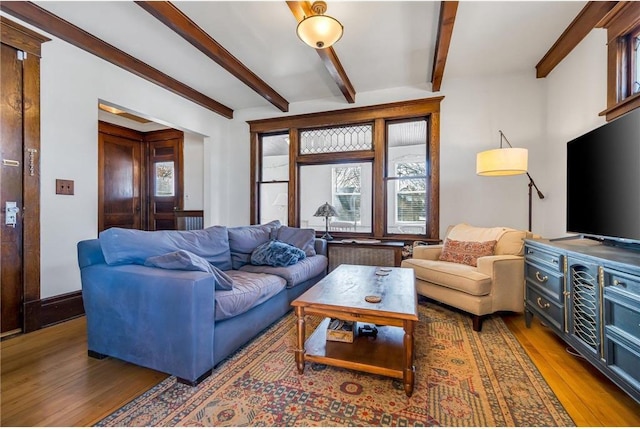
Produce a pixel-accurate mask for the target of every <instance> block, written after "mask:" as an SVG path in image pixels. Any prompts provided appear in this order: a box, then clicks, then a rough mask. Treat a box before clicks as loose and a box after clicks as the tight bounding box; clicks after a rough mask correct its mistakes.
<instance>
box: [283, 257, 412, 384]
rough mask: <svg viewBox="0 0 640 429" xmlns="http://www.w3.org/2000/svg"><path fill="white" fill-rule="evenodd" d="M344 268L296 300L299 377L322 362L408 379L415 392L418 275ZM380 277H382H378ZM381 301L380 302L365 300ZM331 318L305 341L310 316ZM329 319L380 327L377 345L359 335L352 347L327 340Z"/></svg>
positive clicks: (399, 270)
mask: <svg viewBox="0 0 640 429" xmlns="http://www.w3.org/2000/svg"><path fill="white" fill-rule="evenodd" d="M383 269H384V270H385V271H382V270H381V269H380V267H375V266H362V265H348V264H343V265H340V266H339V267H337V268H336V269H335V270H334V271H332V272H331V273H330V274H329V275H327V277H325V278H324V279H322V280H321V281H320V282H318V283H317V284H316V285H315V286H313V287H311V289H309V290H307V291H306V292H305V293H303V294H302V295H301V296H300V297H298V298H297V299H296V300H294V301H293V302H292V303H291V305H292V306H293V307H294V308H295V311H296V316H297V327H298V339H297V341H298V344H297V350H296V353H295V357H296V364H297V367H298V372H299V373H300V374H302V373H303V372H304V366H305V361H311V362H318V363H322V364H326V365H333V366H338V367H342V368H347V369H353V370H357V371H365V372H369V373H373V374H379V375H385V376H388V377H394V378H399V379H401V380H403V383H404V388H405V393H406V394H407V396H411V394H412V393H413V385H414V377H415V367H414V365H413V358H414V335H413V333H414V328H415V324H416V322H417V321H418V302H417V294H416V288H415V275H414V272H413V269H410V268H383ZM376 273H378V274H376ZM367 296H379V297H380V298H381V300H380V302H377V303H376V302H367V301H366V300H365V297H367ZM307 314H315V315H320V316H325V317H326V319H324V320H323V322H322V323H320V325H319V326H318V328H317V329H316V330H315V331H314V333H313V334H312V335H311V336H310V337H309V339H308V340H306V341H305V336H306V334H305V325H306V323H305V315H307ZM330 318H337V319H340V320H345V321H353V322H356V323H369V324H376V325H378V326H377V329H378V333H377V337H376V339H375V340H371V339H370V338H368V337H360V336H354V341H353V343H344V342H336V341H327V340H326V331H327V325H328V324H329V320H330Z"/></svg>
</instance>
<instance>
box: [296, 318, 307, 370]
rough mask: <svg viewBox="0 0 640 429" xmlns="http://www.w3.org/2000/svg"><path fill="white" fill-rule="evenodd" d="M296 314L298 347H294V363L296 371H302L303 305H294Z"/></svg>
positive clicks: (303, 339)
mask: <svg viewBox="0 0 640 429" xmlns="http://www.w3.org/2000/svg"><path fill="white" fill-rule="evenodd" d="M296 316H297V317H298V348H297V349H296V365H297V366H298V373H299V374H302V373H303V372H304V341H305V329H306V327H305V322H304V307H296Z"/></svg>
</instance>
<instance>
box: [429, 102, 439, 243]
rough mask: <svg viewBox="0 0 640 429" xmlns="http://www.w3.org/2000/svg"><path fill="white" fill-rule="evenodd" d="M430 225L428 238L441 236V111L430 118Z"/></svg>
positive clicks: (432, 114)
mask: <svg viewBox="0 0 640 429" xmlns="http://www.w3.org/2000/svg"><path fill="white" fill-rule="evenodd" d="M428 126H429V181H430V184H431V185H430V187H429V203H428V204H429V207H430V208H431V210H429V213H430V217H429V225H428V229H427V231H426V232H427V237H429V238H431V239H436V238H438V237H439V236H440V110H439V109H438V111H436V112H433V113H431V115H430V117H429V124H428Z"/></svg>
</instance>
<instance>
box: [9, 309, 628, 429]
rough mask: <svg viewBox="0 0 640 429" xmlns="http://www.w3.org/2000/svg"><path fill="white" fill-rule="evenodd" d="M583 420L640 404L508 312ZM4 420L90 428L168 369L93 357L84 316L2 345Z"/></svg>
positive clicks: (621, 413)
mask: <svg viewBox="0 0 640 429" xmlns="http://www.w3.org/2000/svg"><path fill="white" fill-rule="evenodd" d="M503 318H504V320H505V322H506V323H507V325H508V326H509V329H510V330H511V331H512V332H513V333H514V335H515V336H516V338H518V340H519V341H520V343H521V344H522V346H523V347H524V349H525V350H526V351H527V353H528V354H529V356H530V357H531V359H532V360H533V362H534V363H535V364H536V366H537V367H538V369H539V371H540V373H541V374H542V375H543V376H544V378H545V379H546V380H547V383H549V385H550V386H551V388H552V389H553V391H554V392H555V393H556V395H557V396H558V399H559V400H560V402H562V404H563V405H564V407H565V408H566V410H567V412H568V413H569V415H571V417H572V418H573V420H574V422H575V423H576V425H578V426H640V404H638V403H636V402H635V401H634V400H633V399H631V398H630V397H629V396H628V395H626V394H625V393H624V392H622V391H621V390H620V389H619V388H618V387H616V386H615V385H614V384H613V383H611V382H610V381H609V380H608V379H606V378H605V377H604V376H602V375H601V374H600V372H598V371H597V370H596V369H594V368H593V367H592V366H591V365H589V364H588V363H586V361H584V360H582V359H581V358H577V357H574V356H572V355H570V354H569V353H567V352H566V351H565V347H566V346H565V344H564V343H563V342H562V341H560V340H559V339H558V338H557V337H556V336H555V335H553V333H551V331H550V330H548V329H547V328H545V327H543V326H542V325H541V324H540V323H539V321H537V320H535V319H534V322H533V325H532V327H531V329H527V328H526V327H525V326H524V317H523V316H522V315H509V316H503ZM0 353H1V366H2V373H1V374H2V375H1V376H2V380H1V396H2V399H1V411H2V415H1V417H0V424H1V425H2V426H3V427H6V426H90V425H93V424H95V423H96V422H98V421H99V420H101V419H102V418H104V417H106V416H107V415H109V414H110V413H112V412H113V411H115V410H117V409H118V408H120V407H121V406H123V405H124V404H126V403H127V402H129V401H130V400H132V399H134V398H135V397H137V396H138V395H140V394H142V393H143V392H145V391H146V390H148V389H149V388H151V387H153V386H154V385H156V384H157V383H159V382H160V381H161V380H163V379H164V378H165V377H166V375H165V374H162V373H159V372H156V371H152V370H149V369H145V368H141V367H138V366H135V365H131V364H127V363H124V362H121V361H118V360H116V359H111V358H107V359H104V360H96V359H91V358H89V357H87V346H86V325H85V318H84V317H80V318H77V319H74V320H71V321H68V322H65V323H61V324H59V325H56V326H52V327H49V328H45V329H41V330H39V331H35V332H32V333H29V334H26V335H21V336H18V337H14V338H9V339H6V340H4V341H2V343H1V348H0Z"/></svg>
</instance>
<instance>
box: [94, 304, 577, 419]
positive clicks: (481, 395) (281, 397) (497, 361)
mask: <svg viewBox="0 0 640 429" xmlns="http://www.w3.org/2000/svg"><path fill="white" fill-rule="evenodd" d="M419 313H420V322H419V323H418V325H417V327H416V331H415V344H416V351H415V353H416V355H415V366H416V380H415V387H414V391H413V396H412V397H410V398H408V397H407V396H406V395H405V393H404V388H403V385H402V382H401V381H400V380H395V379H392V378H389V377H383V376H377V375H370V374H366V373H362V372H356V371H351V370H346V369H340V368H333V367H330V366H325V365H318V364H311V363H309V362H307V364H306V365H307V366H306V368H305V371H304V374H302V375H300V374H298V371H297V369H296V364H295V359H294V353H293V350H294V349H295V344H296V323H295V316H294V314H293V313H289V314H288V315H286V316H285V317H284V318H282V319H281V320H280V321H279V322H277V323H276V324H274V325H273V326H271V327H270V328H269V329H268V330H266V331H265V332H263V333H262V334H261V335H260V336H259V337H258V338H257V339H256V340H254V341H253V342H251V343H249V344H248V345H247V346H245V347H244V348H242V349H241V350H239V351H238V352H236V353H235V354H234V355H233V356H231V357H230V358H229V359H227V360H226V361H225V362H223V363H222V364H221V365H220V366H219V367H218V368H216V369H215V370H214V373H213V375H212V376H210V377H209V378H207V379H206V380H204V381H203V382H202V383H200V384H199V385H198V386H196V387H189V386H186V385H183V384H179V383H177V382H176V379H175V377H169V378H167V379H166V380H164V381H163V382H161V383H160V384H158V385H157V386H155V387H154V388H152V389H151V390H149V391H148V392H146V393H144V394H143V395H141V396H140V397H138V398H137V399H135V400H133V401H132V402H130V403H129V404H127V405H125V406H124V407H123V408H121V409H119V410H118V411H116V412H115V413H113V414H112V415H110V416H108V417H107V418H105V419H103V420H102V421H100V422H98V424H97V426H270V427H273V426H476V427H477V426H573V425H574V422H573V421H572V420H571V418H570V417H569V415H568V414H567V413H566V411H565V410H564V408H563V407H562V405H561V404H560V402H559V401H558V399H557V398H556V397H555V395H554V394H553V392H552V391H551V389H550V388H549V386H548V385H547V384H546V382H545V381H544V379H543V378H542V376H541V375H540V373H539V372H538V370H537V369H536V367H535V366H534V365H533V363H532V362H531V360H530V359H529V357H528V356H527V354H526V353H525V351H524V350H523V348H522V347H521V346H520V344H519V343H518V341H517V340H516V339H515V337H514V336H513V335H512V334H511V332H510V331H509V329H508V328H507V326H506V325H505V324H504V322H503V321H502V319H501V318H499V317H489V318H487V319H486V320H485V322H484V324H483V327H482V332H479V333H478V332H474V331H473V330H472V329H471V320H470V318H469V316H467V315H464V314H462V313H458V312H455V311H452V310H450V309H448V308H444V307H441V306H438V305H437V304H434V303H431V302H421V303H420V305H419ZM319 322H320V319H318V318H309V319H308V321H307V326H308V327H309V328H312V327H313V326H314V325H317V324H318V323H319ZM310 325H312V326H310Z"/></svg>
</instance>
